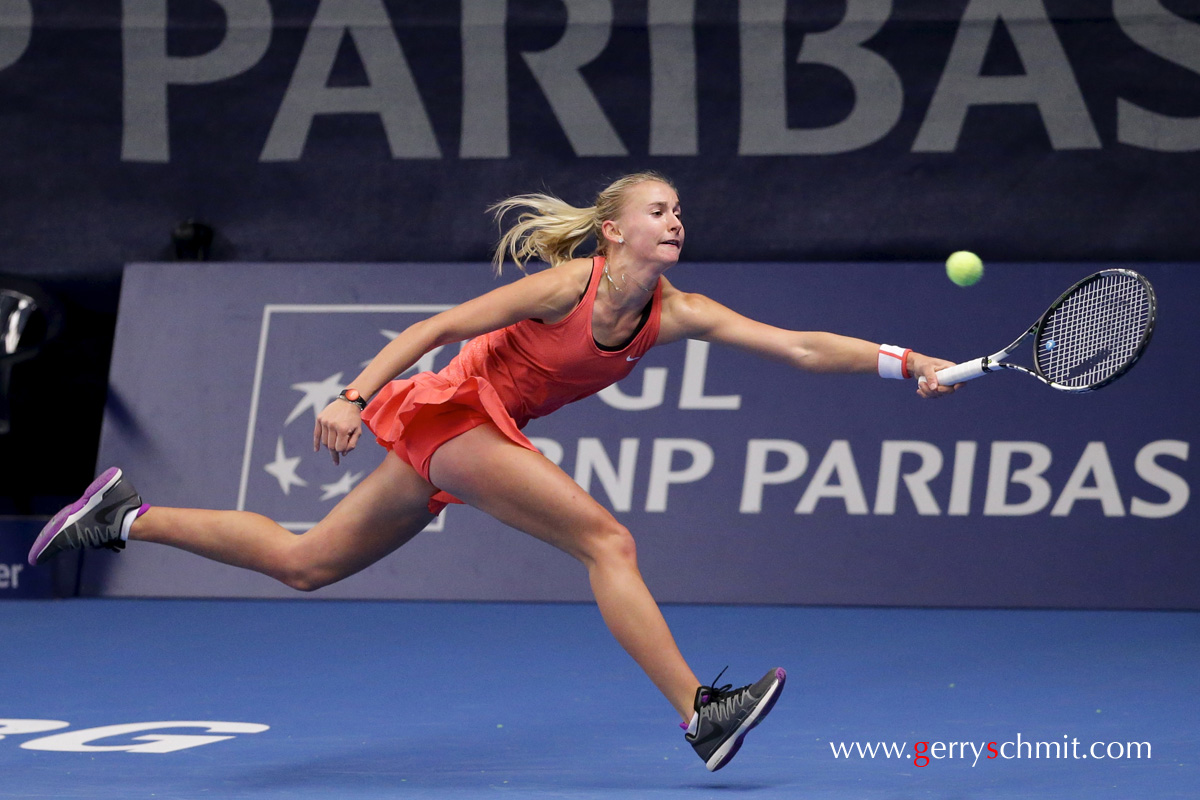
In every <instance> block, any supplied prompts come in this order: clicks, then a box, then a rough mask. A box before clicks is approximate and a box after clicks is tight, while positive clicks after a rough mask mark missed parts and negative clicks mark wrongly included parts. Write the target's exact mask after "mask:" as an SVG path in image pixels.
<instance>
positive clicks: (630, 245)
mask: <svg viewBox="0 0 1200 800" xmlns="http://www.w3.org/2000/svg"><path fill="white" fill-rule="evenodd" d="M682 215H683V212H682V211H681V210H680V208H679V197H678V196H677V195H676V194H675V190H674V189H672V188H671V187H670V186H668V185H667V184H665V183H660V182H659V181H643V182H642V183H639V184H637V185H636V186H634V187H633V188H631V189H630V190H629V193H628V196H627V197H626V199H625V204H624V205H623V206H622V210H621V217H620V219H619V220H617V222H618V223H619V226H620V235H621V236H622V237H623V238H624V239H625V244H624V248H625V251H626V252H627V253H628V254H629V255H631V256H633V257H634V258H637V259H640V260H646V261H658V262H666V263H668V264H673V263H675V262H676V261H678V260H679V253H680V251H681V250H682V249H683V235H684V234H683V216H682Z"/></svg>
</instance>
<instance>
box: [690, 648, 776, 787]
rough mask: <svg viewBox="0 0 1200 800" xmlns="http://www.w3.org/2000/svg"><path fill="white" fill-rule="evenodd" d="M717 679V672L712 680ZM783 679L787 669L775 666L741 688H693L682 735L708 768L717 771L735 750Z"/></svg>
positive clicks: (766, 708) (771, 701)
mask: <svg viewBox="0 0 1200 800" xmlns="http://www.w3.org/2000/svg"><path fill="white" fill-rule="evenodd" d="M721 671H722V672H724V670H721ZM720 679H721V676H720V675H718V676H717V679H716V680H714V681H713V683H716V682H717V681H719V680H720ZM786 680H787V672H786V671H784V669H783V668H782V667H776V668H775V669H773V670H771V671H769V672H768V673H767V674H766V675H764V676H763V677H762V678H761V679H760V680H759V681H758V683H755V684H752V685H750V686H743V687H742V688H740V689H734V688H732V685H725V686H721V687H716V686H701V687H700V688H699V689H697V690H696V700H695V703H694V708H695V710H696V717H695V719H693V721H692V725H691V726H689V728H688V732H687V733H686V734H685V735H684V738H685V739H687V741H688V744H690V745H691V746H692V748H693V749H694V750H695V751H696V755H698V756H700V758H701V759H703V761H704V765H705V766H706V767H708V769H709V771H711V772H716V771H717V770H719V769H720V768H721V767H723V766H725V765H726V764H728V763H729V761H730V760H731V759H732V758H733V757H734V755H736V754H737V751H738V749H740V748H741V746H742V740H743V739H745V738H746V734H747V733H749V732H750V729H751V728H753V727H754V726H755V725H757V724H758V723H760V722H762V721H763V719H764V718H765V717H766V716H767V714H768V713H770V711H771V708H772V707H773V706H774V705H775V701H776V700H778V699H779V694H780V692H782V691H783V683H784V681H786Z"/></svg>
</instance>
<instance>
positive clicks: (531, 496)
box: [429, 424, 628, 560]
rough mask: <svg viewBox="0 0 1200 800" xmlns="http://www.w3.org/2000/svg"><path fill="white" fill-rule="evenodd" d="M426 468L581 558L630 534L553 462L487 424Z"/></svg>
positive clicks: (470, 499)
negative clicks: (611, 539)
mask: <svg viewBox="0 0 1200 800" xmlns="http://www.w3.org/2000/svg"><path fill="white" fill-rule="evenodd" d="M429 472H430V478H432V479H433V481H434V483H436V484H437V485H438V486H439V487H440V488H442V489H443V490H445V491H447V492H449V493H450V494H452V495H454V496H455V497H457V498H459V499H460V500H462V501H464V502H466V503H468V504H470V505H472V506H474V507H475V508H478V509H479V510H480V511H483V512H485V513H486V514H489V515H490V516H492V517H495V518H496V519H498V520H500V521H501V522H503V523H504V524H506V525H509V526H510V527H513V528H516V529H517V530H521V531H524V532H525V533H528V534H530V535H532V536H535V537H537V538H538V539H541V540H543V541H545V542H548V543H550V544H552V545H554V546H555V547H557V548H559V549H560V550H563V551H565V552H567V553H570V554H571V555H573V556H575V557H576V558H579V559H581V560H587V559H588V558H589V557H591V556H592V555H593V554H594V553H593V551H594V548H595V546H596V545H597V544H599V543H601V542H603V541H604V540H605V539H606V538H609V537H613V536H616V537H627V536H628V531H626V530H625V529H624V528H623V527H622V526H621V525H620V523H618V522H617V521H616V519H615V518H614V517H613V516H612V514H610V513H609V512H608V510H607V509H605V508H604V507H603V506H601V505H600V504H599V503H597V502H596V501H595V500H594V499H593V498H592V497H591V496H590V495H589V494H588V493H587V492H585V491H584V490H583V489H581V488H580V487H579V484H577V483H575V481H573V480H571V477H570V476H569V475H567V474H566V473H565V472H563V471H562V470H561V469H560V468H559V467H558V466H557V465H556V464H555V463H554V462H552V461H550V460H549V459H547V458H546V457H545V456H543V455H542V454H541V453H535V452H534V451H532V450H528V449H526V448H524V447H521V446H519V445H516V444H514V443H513V442H511V441H510V440H509V439H508V438H506V437H505V436H504V435H503V434H502V433H500V431H499V430H497V429H496V427H495V426H494V425H491V424H485V425H480V426H479V427H476V428H472V429H471V430H469V431H467V432H466V433H464V434H461V435H460V436H457V437H455V438H453V439H451V440H450V441H449V442H447V443H446V444H444V445H442V446H441V447H440V448H439V449H438V451H437V452H436V453H434V455H433V459H432V461H431V462H430V470H429Z"/></svg>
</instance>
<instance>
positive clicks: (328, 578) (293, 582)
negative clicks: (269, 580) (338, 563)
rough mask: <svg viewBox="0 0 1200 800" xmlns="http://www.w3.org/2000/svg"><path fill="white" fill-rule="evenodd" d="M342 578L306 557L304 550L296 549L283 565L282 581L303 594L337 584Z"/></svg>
mask: <svg viewBox="0 0 1200 800" xmlns="http://www.w3.org/2000/svg"><path fill="white" fill-rule="evenodd" d="M339 577H340V576H338V575H334V574H332V573H331V572H330V570H329V569H327V568H325V567H323V566H321V565H320V564H318V563H316V562H315V561H313V560H312V559H311V558H308V557H306V555H305V553H304V549H303V548H301V547H294V548H292V549H291V551H290V552H289V553H288V557H287V559H286V561H285V563H284V565H283V569H282V570H281V574H279V575H278V578H279V580H280V581H282V582H283V583H284V584H286V585H287V586H289V587H291V588H293V589H296V590H297V591H301V592H315V591H316V590H317V589H320V588H322V587H324V586H328V585H329V584H331V583H336V582H337V580H338V579H339Z"/></svg>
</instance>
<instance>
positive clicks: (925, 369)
mask: <svg viewBox="0 0 1200 800" xmlns="http://www.w3.org/2000/svg"><path fill="white" fill-rule="evenodd" d="M909 359H910V363H909V365H908V371H909V374H911V375H915V376H916V378H917V394H919V395H920V396H921V397H923V398H924V399H926V400H936V399H937V398H939V397H942V396H943V395H947V394H953V393H954V392H955V391H956V390H957V389H958V387H959V386H961V385H962V384H961V383H956V384H953V385H951V386H943V385H942V384H940V383H938V379H937V371H938V370H939V369H945V368H946V367H952V366H954V362H953V361H946V360H945V359H944V358H930V357H929V356H923V355H921V354H920V353H912V354H911V355H910V356H909Z"/></svg>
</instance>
